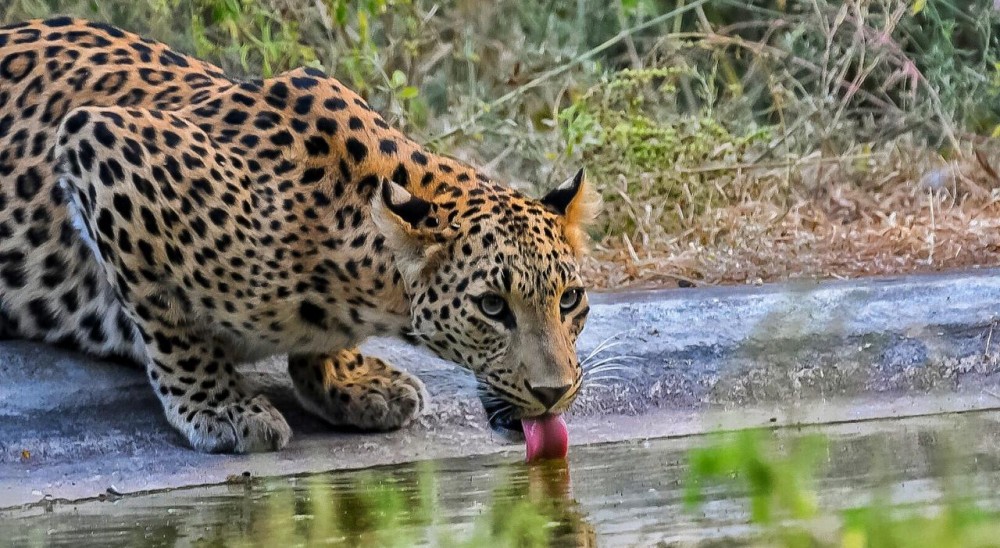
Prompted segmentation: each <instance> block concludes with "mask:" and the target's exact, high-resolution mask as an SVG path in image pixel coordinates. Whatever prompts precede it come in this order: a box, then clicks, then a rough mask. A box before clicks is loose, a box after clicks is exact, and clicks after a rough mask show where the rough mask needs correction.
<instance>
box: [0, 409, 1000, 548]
mask: <svg viewBox="0 0 1000 548" xmlns="http://www.w3.org/2000/svg"><path fill="white" fill-rule="evenodd" d="M998 423H1000V414H998V413H995V412H979V413H967V414H964V415H950V416H938V417H924V418H912V419H903V420H882V421H873V422H867V423H856V424H841V425H828V426H823V427H817V428H810V429H808V430H806V429H782V430H776V431H775V432H774V433H773V434H769V437H772V438H773V439H774V440H775V441H776V443H777V445H778V446H779V447H780V446H782V445H785V444H788V443H790V442H791V441H792V440H794V439H795V438H796V436H799V435H801V434H803V433H805V432H812V433H815V432H819V433H822V434H824V435H825V436H826V437H827V438H828V439H829V445H828V448H827V450H826V451H825V452H824V454H823V455H822V463H821V466H820V467H818V468H817V470H818V478H817V482H816V492H817V494H818V503H819V505H820V507H822V508H823V509H824V512H827V513H830V514H831V515H833V514H834V513H835V512H836V511H837V510H839V509H843V508H848V507H853V506H857V505H861V504H866V503H867V502H868V501H869V499H870V497H871V494H872V493H873V492H875V490H876V488H882V489H883V492H885V493H888V495H889V497H890V498H891V499H892V500H893V501H894V502H897V503H906V504H910V505H916V506H917V507H918V508H928V509H933V505H934V504H936V503H937V502H938V501H939V500H940V498H941V496H942V489H943V485H946V483H944V482H941V481H939V480H940V478H941V477H942V476H945V475H947V476H948V477H949V478H950V480H949V481H951V483H952V484H954V483H955V482H962V481H965V483H963V484H962V485H965V487H964V488H963V494H964V495H970V496H972V497H974V498H975V499H976V500H977V502H978V503H979V504H982V505H984V506H985V507H991V508H996V507H1000V505H998V504H997V502H1000V501H998V495H997V494H998V493H1000V490H998V489H997V487H1000V476H998V471H1000V457H998V455H1000V428H998ZM710 442H711V440H710V439H709V438H705V437H690V438H681V439H662V440H649V441H646V442H634V443H620V444H613V445H602V446H592V447H574V448H572V450H571V455H570V461H569V463H568V466H567V465H565V464H562V463H544V464H543V465H534V466H528V465H525V464H522V463H520V462H518V461H517V460H516V458H515V457H510V456H507V457H504V456H488V457H480V458H470V459H454V460H444V461H437V462H429V463H422V464H419V463H418V464H413V465H404V466H395V467H386V468H378V469H371V470H365V471H354V472H334V473H328V474H319V475H310V476H298V477H285V478H251V479H250V480H249V481H247V479H246V478H242V477H241V478H232V481H231V483H229V484H227V485H217V486H205V487H197V488H190V489H180V490H174V491H167V492H157V493H149V494H141V495H129V496H126V497H122V498H118V499H117V500H91V501H80V502H75V503H70V502H54V503H49V504H42V505H37V506H32V507H29V508H23V509H16V510H8V511H0V545H4V544H5V543H10V544H12V545H13V546H58V545H65V546H74V547H78V546H102V547H103V546H118V545H123V546H125V545H127V546H191V545H196V546H223V545H226V546H275V547H285V546H304V545H309V546H312V545H333V546H338V545H341V546H384V545H392V544H396V545H403V546H407V545H414V544H423V545H464V546H477V547H485V546H499V545H504V544H506V545H512V546H524V545H532V544H546V543H547V544H550V545H554V546H627V545H638V546H649V545H657V544H659V545H664V546H673V545H692V544H697V545H718V546H732V545H741V544H742V543H744V542H745V541H746V540H747V539H748V538H750V537H751V536H752V535H753V534H755V532H757V531H758V530H757V529H755V528H754V527H752V526H750V525H749V524H748V519H749V518H748V510H747V508H748V501H747V498H746V493H745V490H743V489H740V488H738V487H727V486H722V485H719V486H707V487H706V489H705V494H706V501H705V503H704V505H703V506H701V507H700V508H699V509H696V510H691V509H690V508H687V507H685V505H684V485H685V478H686V475H687V473H688V470H687V462H688V454H689V451H690V450H691V449H692V448H694V447H699V446H704V445H705V444H708V443H710ZM820 521H822V520H820ZM827 525H828V524H827ZM819 526H820V527H822V526H824V525H823V524H822V523H820V525H819Z"/></svg>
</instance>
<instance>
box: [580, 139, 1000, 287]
mask: <svg viewBox="0 0 1000 548" xmlns="http://www.w3.org/2000/svg"><path fill="white" fill-rule="evenodd" d="M998 151H1000V147H997V145H996V144H993V145H992V147H991V148H990V149H989V151H988V152H986V151H983V150H982V149H978V150H975V149H973V148H972V147H971V146H967V147H965V149H964V150H963V154H962V155H961V156H960V157H959V158H957V159H953V160H950V161H945V160H943V159H942V158H940V157H939V156H937V155H935V154H933V153H931V152H929V151H927V150H921V149H920V148H919V147H915V146H912V145H910V144H908V143H897V144H895V145H894V146H892V147H886V149H885V150H883V151H880V152H876V153H870V154H860V155H859V154H855V155H851V156H845V157H840V158H834V159H830V160H826V159H823V160H821V159H820V158H819V157H818V156H813V157H810V158H805V159H802V160H799V161H796V162H792V163H790V164H788V165H785V166H778V165H776V164H772V165H759V166H741V167H730V168H727V169H719V176H718V180H719V181H720V184H725V185H743V186H744V187H745V189H746V191H745V198H744V199H742V200H739V201H738V203H736V204H735V205H728V206H724V207H709V208H707V209H706V210H705V211H703V212H701V213H699V214H698V215H696V216H694V217H690V218H687V219H686V220H685V223H684V224H685V226H686V228H683V229H682V230H680V231H678V232H674V233H669V232H667V231H666V230H664V229H663V228H662V225H658V224H657V223H655V222H651V223H649V224H648V225H645V226H639V227H638V228H637V229H636V230H635V231H634V232H633V233H634V236H633V237H632V238H629V237H628V236H616V237H610V238H607V239H605V240H603V241H599V242H597V243H596V245H595V248H594V252H593V253H592V255H591V257H590V259H589V260H588V262H587V264H586V271H587V275H588V279H589V280H591V281H592V283H594V285H595V286H597V287H601V288H616V289H620V288H624V287H633V288H634V287H651V286H675V285H677V284H678V283H680V284H681V285H686V282H690V283H695V284H742V283H761V282H771V281H780V280H788V279H801V278H847V277H856V276H870V275H884V274H900V273H912V272H923V271H937V270H945V269H956V268H973V267H980V266H994V265H1000V177H998V175H997V171H996V169H995V168H994V167H993V166H1000V154H998ZM762 188H770V189H789V190H787V192H781V191H779V190H773V191H771V192H770V193H768V192H761V191H760V189H762ZM632 206H633V207H634V208H636V209H639V210H645V211H650V212H651V211H652V210H653V209H654V208H658V207H669V205H668V204H656V203H652V204H638V205H636V204H632ZM649 217H650V218H651V219H652V218H656V215H654V214H652V213H650V215H649Z"/></svg>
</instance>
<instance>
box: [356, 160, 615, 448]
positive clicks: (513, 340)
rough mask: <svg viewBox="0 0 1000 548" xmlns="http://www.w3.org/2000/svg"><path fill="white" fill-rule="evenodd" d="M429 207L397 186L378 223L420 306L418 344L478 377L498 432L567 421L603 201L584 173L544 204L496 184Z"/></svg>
mask: <svg viewBox="0 0 1000 548" xmlns="http://www.w3.org/2000/svg"><path fill="white" fill-rule="evenodd" d="M444 198H445V199H440V200H439V199H429V200H428V199H421V198H418V197H416V196H414V195H412V194H410V192H408V191H407V190H406V189H404V188H403V187H402V186H399V185H397V184H395V183H393V182H391V181H385V182H383V184H382V189H381V192H379V193H378V195H377V196H376V197H375V198H374V199H373V217H374V219H375V221H376V224H377V225H378V226H379V229H380V231H381V232H382V234H383V236H384V237H385V240H386V245H387V247H388V248H389V249H391V250H392V252H393V254H394V257H395V263H396V267H397V269H398V270H399V272H400V275H401V278H402V280H403V282H404V284H405V286H406V290H407V294H408V296H409V300H410V312H411V319H412V328H413V335H414V336H416V337H417V338H418V339H419V340H420V341H421V342H422V343H423V344H425V345H426V346H427V347H429V348H430V349H432V350H433V351H435V352H436V353H437V354H438V355H440V356H441V357H443V358H445V359H448V360H451V361H454V362H456V363H458V364H460V365H462V366H464V367H466V368H468V369H470V370H471V371H472V372H473V373H474V374H475V375H476V378H477V380H478V381H479V386H480V399H481V400H482V401H483V403H484V405H485V407H486V410H487V412H488V413H489V415H490V419H491V424H492V425H493V426H494V427H504V428H509V429H515V430H516V429H518V428H519V425H520V422H519V421H518V419H521V418H527V417H536V416H540V415H544V414H548V413H550V414H559V413H562V412H563V411H565V410H566V409H567V408H568V407H569V406H570V404H571V403H572V402H573V400H574V399H575V397H576V395H577V392H578V391H579V389H580V385H581V381H582V380H583V374H582V371H581V367H580V362H579V360H578V358H577V353H576V339H577V336H578V335H579V334H580V331H581V330H582V329H583V327H584V323H585V322H586V319H587V314H588V312H589V310H590V307H589V305H588V300H587V292H586V287H585V285H584V281H583V280H582V279H581V277H580V272H579V260H580V258H581V256H582V255H583V254H584V253H585V247H586V241H587V236H586V231H585V227H586V225H587V223H589V222H590V221H591V220H592V219H593V218H594V215H595V214H596V212H597V208H598V207H599V199H598V197H597V195H596V193H595V192H594V191H593V190H592V189H591V188H590V187H589V186H588V184H587V182H586V180H585V177H584V173H583V171H582V170H581V171H580V172H579V173H578V174H577V175H576V176H575V177H573V178H571V179H569V180H567V181H566V182H565V183H563V184H562V185H560V186H558V187H557V188H555V189H554V190H552V191H551V192H549V193H548V194H547V195H545V196H544V197H543V198H541V199H540V200H536V199H531V198H528V197H525V196H523V195H522V194H520V193H518V192H516V191H514V190H512V189H509V188H507V187H503V186H500V185H496V184H493V183H488V182H486V183H483V184H481V185H478V186H476V187H472V188H471V189H462V195H461V196H458V197H456V196H454V195H453V194H450V193H448V194H445V196H444Z"/></svg>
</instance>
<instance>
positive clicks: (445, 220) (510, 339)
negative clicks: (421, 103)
mask: <svg viewBox="0 0 1000 548" xmlns="http://www.w3.org/2000/svg"><path fill="white" fill-rule="evenodd" d="M590 196H591V193H590V191H589V190H588V188H587V185H586V183H585V181H584V180H583V175H582V172H581V173H580V174H579V175H578V176H577V177H575V178H572V179H570V180H569V181H567V183H565V184H564V185H562V186H560V187H559V188H557V189H555V190H553V191H552V192H551V193H550V194H548V195H547V196H546V197H545V198H543V199H541V200H534V199H530V198H527V197H525V196H523V195H521V194H519V193H518V192H515V191H514V190H512V189H510V188H508V187H506V186H503V185H500V184H497V183H495V182H493V181H491V180H490V179H489V178H488V177H485V176H483V175H482V174H480V173H478V172H477V171H476V170H474V169H473V168H471V167H469V166H467V165H464V164H462V163H459V162H457V161H455V160H453V159H450V158H447V157H443V156H439V155H435V154H432V153H430V152H428V151H427V150H425V149H424V148H422V147H421V146H419V145H417V144H416V143H414V142H413V141H411V140H409V139H407V138H406V137H404V136H403V135H402V134H400V133H399V132H398V131H396V130H395V129H393V128H391V127H390V126H389V124H387V123H386V121H385V120H384V119H383V118H382V117H381V116H380V115H379V114H378V113H376V112H374V111H373V110H372V109H371V108H369V106H368V105H367V104H366V103H365V102H364V101H363V100H362V99H361V98H360V97H358V96H357V95H356V94H355V93H353V92H352V91H350V90H348V89H346V88H345V87H344V86H343V85H342V84H341V83H340V82H338V81H337V80H335V79H333V78H330V77H328V76H326V75H324V74H323V73H322V72H320V71H318V70H314V69H299V70H294V71H291V72H288V73H286V74H282V75H280V76H277V77H275V78H271V79H268V80H264V81H237V80H235V79H232V78H230V77H228V76H226V75H225V74H223V72H222V71H221V70H219V69H218V68H216V67H214V66H212V65H210V64H207V63H204V62H201V61H198V60H196V59H193V58H191V57H188V56H185V55H181V54H178V53H175V52H173V51H171V50H170V49H169V48H167V47H166V46H164V45H162V44H159V43H157V42H154V41H151V40H147V39H144V38H140V37H139V36H136V35H134V34H130V33H128V32H125V31H122V30H120V29H117V28H115V27H111V26H108V25H104V24H100V23H94V22H88V21H82V20H75V19H70V18H55V19H49V20H45V21H40V20H36V21H29V22H26V23H21V24H15V25H10V26H7V27H3V28H0V335H4V336H16V337H21V338H27V339H35V340H42V341H47V342H50V343H57V344H62V345H65V346H69V347H72V348H76V349H80V350H83V351H86V352H89V353H90V354H93V355H96V356H102V357H112V356H117V357H122V358H125V359H126V360H128V361H132V362H136V363H139V364H142V365H143V366H144V367H145V369H146V371H147V373H148V377H149V381H150V384H151V385H152V387H153V389H154V390H155V391H156V393H157V395H158V396H159V398H160V400H161V402H162V403H163V408H164V410H165V413H166V416H167V418H168V419H169V421H170V423H171V424H172V425H174V426H175V427H176V428H177V429H179V430H180V431H181V432H182V433H183V434H184V435H185V436H186V437H187V439H188V440H189V442H190V443H191V445H192V446H193V447H194V448H196V449H198V450H202V451H213V452H250V451H266V450H275V449H279V448H281V447H283V446H284V445H285V444H286V443H287V441H288V439H289V437H290V435H291V433H290V430H289V427H288V425H287V424H286V422H285V420H284V419H283V418H282V416H281V414H280V413H279V412H278V411H277V409H275V408H274V406H273V405H272V404H271V403H270V402H269V401H268V400H267V399H266V398H265V397H264V396H262V395H259V394H255V393H253V392H251V391H250V390H249V389H248V388H247V387H246V386H245V385H244V383H243V380H242V378H241V376H240V374H239V373H238V372H237V371H236V369H235V366H236V365H237V364H238V363H240V362H245V361H247V360H255V359H259V358H262V357H265V356H269V355H275V354H288V355H289V359H288V369H289V373H290V376H291V378H292V380H293V383H294V386H295V389H296V392H297V394H298V397H299V399H300V401H301V402H302V404H303V405H304V406H305V408H307V409H308V410H310V411H311V412H313V413H316V414H317V415H319V416H320V417H322V418H324V419H326V420H327V421H329V422H330V423H333V424H336V425H349V426H355V427H358V428H363V429H370V430H387V429H393V428H398V427H401V426H403V425H405V424H407V423H408V422H409V421H411V420H412V419H413V418H414V417H415V416H417V415H418V414H419V413H421V412H422V411H423V410H424V409H425V407H426V392H425V390H424V387H423V384H422V383H421V382H420V380H419V379H417V378H416V377H414V376H413V375H411V374H409V373H406V372H404V371H401V370H399V369H396V368H395V367H393V366H391V365H389V364H387V363H385V362H383V361H381V360H379V359H376V358H372V357H366V356H363V355H361V354H359V353H358V351H357V350H356V349H355V348H356V347H357V345H358V344H360V343H361V342H362V341H363V340H364V339H365V338H367V337H369V336H373V335H383V336H384V335H395V336H399V337H402V338H404V339H406V340H408V341H411V342H417V343H421V344H423V345H425V346H427V347H428V348H430V349H432V350H433V351H434V352H436V353H437V354H439V355H441V356H443V357H445V358H447V359H450V360H453V361H455V362H457V363H458V364H460V365H462V366H464V367H466V368H468V369H470V370H471V371H472V372H473V373H474V374H475V375H476V377H477V379H478V380H479V382H480V385H481V386H482V388H483V394H482V397H483V401H484V402H485V403H487V407H488V409H491V410H499V411H497V412H498V413H501V414H503V415H504V416H506V417H508V418H517V417H522V416H535V415H539V414H542V413H546V412H555V413H558V412H562V411H563V410H565V409H566V408H567V407H568V406H569V405H570V403H571V402H572V401H573V398H574V397H575V395H576V392H577V390H578V389H579V387H580V382H581V372H580V367H579V363H578V361H577V358H576V353H575V350H574V346H575V342H576V337H577V335H578V334H579V332H580V330H581V329H582V327H583V324H584V321H585V318H586V315H587V310H588V307H587V303H586V294H585V293H584V292H583V290H582V287H583V284H582V281H581V280H580V276H579V273H578V268H577V260H578V256H579V254H580V253H581V252H582V251H583V245H584V243H583V238H582V234H583V232H582V228H581V227H582V226H583V224H584V223H585V222H586V220H587V219H588V217H589V216H590V215H591V214H592V207H591V205H592V203H591V200H590ZM498 303H499V304H498ZM498 307H499V310H498Z"/></svg>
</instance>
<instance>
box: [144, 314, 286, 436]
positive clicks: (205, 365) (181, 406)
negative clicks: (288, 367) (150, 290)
mask: <svg viewBox="0 0 1000 548" xmlns="http://www.w3.org/2000/svg"><path fill="white" fill-rule="evenodd" d="M140 325H141V326H142V328H143V330H144V331H145V332H147V333H149V334H150V337H149V338H150V339H151V341H150V343H149V345H148V349H147V353H148V354H149V358H148V360H147V364H146V370H147V373H148V375H149V380H150V383H151V384H152V385H153V388H154V389H155V390H156V394H157V395H158V396H159V398H160V402H161V403H162V404H163V409H164V411H165V412H166V416H167V420H168V421H170V424H172V425H173V426H174V427H175V428H177V429H178V430H180V431H181V432H182V433H183V434H184V435H185V436H186V437H187V439H188V441H189V442H190V443H191V446H192V447H194V448H195V449H197V450H199V451H205V452H209V453H256V452H262V451H277V450H278V449H281V448H283V447H284V446H285V445H286V444H287V443H288V440H289V439H290V438H291V436H292V431H291V428H289V427H288V423H287V422H285V419H284V417H282V415H281V413H280V412H279V411H278V410H277V409H276V408H275V407H274V405H273V404H272V403H271V402H270V401H268V399H267V398H266V397H265V396H263V395H259V394H254V393H252V392H250V391H248V390H247V388H246V386H245V385H244V382H243V379H242V377H241V375H240V374H239V373H237V372H236V370H235V368H234V367H233V366H234V362H233V361H232V360H231V359H230V358H229V357H228V356H227V355H226V352H225V349H224V348H225V347H224V346H222V345H220V344H219V343H218V342H215V341H213V340H211V339H206V338H203V337H201V336H199V335H197V334H194V333H192V332H191V331H189V330H185V329H184V328H182V327H174V326H170V325H168V324H166V323H163V322H158V321H156V320H141V321H140Z"/></svg>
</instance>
